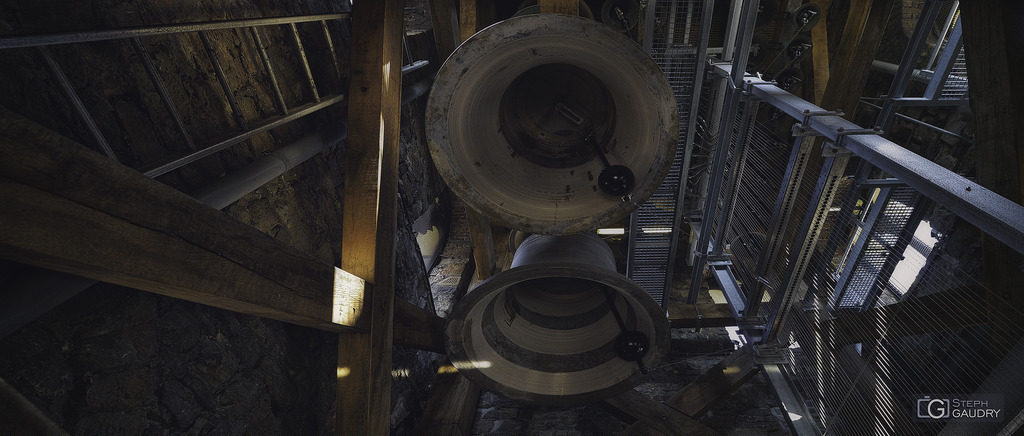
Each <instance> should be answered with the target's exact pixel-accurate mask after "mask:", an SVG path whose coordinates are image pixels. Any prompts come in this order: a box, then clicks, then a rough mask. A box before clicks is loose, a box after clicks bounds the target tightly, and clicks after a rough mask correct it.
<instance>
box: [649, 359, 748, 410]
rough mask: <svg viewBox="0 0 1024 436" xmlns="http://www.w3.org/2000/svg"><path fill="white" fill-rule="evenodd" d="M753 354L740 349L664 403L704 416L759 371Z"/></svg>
mask: <svg viewBox="0 0 1024 436" xmlns="http://www.w3.org/2000/svg"><path fill="white" fill-rule="evenodd" d="M758 371H760V367H758V365H757V364H755V363H754V354H753V353H751V352H750V350H748V349H747V348H745V347H744V348H740V349H739V350H736V351H734V352H733V353H732V354H730V355H728V356H726V358H725V359H722V361H721V362H718V364H716V365H715V366H713V367H711V369H709V370H708V371H707V372H705V373H703V374H701V375H700V376H698V377H697V379H696V380H694V381H692V382H690V383H689V384H688V385H686V386H684V387H683V389H681V390H680V391H679V392H676V394H675V395H673V396H672V398H670V399H669V400H668V401H666V402H665V404H668V405H669V406H671V407H673V408H674V409H676V410H678V411H680V412H683V413H685V414H687V415H689V416H692V417H694V418H699V417H701V416H704V414H705V413H707V411H708V410H710V409H711V408H712V407H714V406H715V405H716V404H718V403H719V402H721V401H722V400H724V399H726V398H727V397H728V396H729V395H732V393H733V392H735V391H736V389H737V388H739V387H740V386H742V385H743V384H744V383H746V382H747V380H750V378H751V377H753V376H754V375H756V374H757V372H758Z"/></svg>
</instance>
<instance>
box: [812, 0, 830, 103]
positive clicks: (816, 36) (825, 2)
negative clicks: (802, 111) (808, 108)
mask: <svg viewBox="0 0 1024 436" xmlns="http://www.w3.org/2000/svg"><path fill="white" fill-rule="evenodd" d="M811 3H814V4H816V5H818V7H820V8H821V18H820V19H819V20H818V24H816V25H814V27H813V28H812V29H811V44H812V47H811V64H812V70H811V71H813V72H814V75H813V76H812V79H811V81H812V82H813V83H812V86H813V92H814V94H813V95H814V104H817V105H818V106H821V98H822V97H823V96H824V95H825V86H826V85H827V84H828V77H829V57H828V26H827V21H828V20H827V18H828V11H829V9H830V8H831V7H832V0H812V1H811Z"/></svg>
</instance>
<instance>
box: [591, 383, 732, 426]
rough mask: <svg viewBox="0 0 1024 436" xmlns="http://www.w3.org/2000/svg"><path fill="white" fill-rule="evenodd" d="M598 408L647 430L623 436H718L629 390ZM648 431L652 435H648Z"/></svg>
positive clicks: (691, 419)
mask: <svg viewBox="0 0 1024 436" xmlns="http://www.w3.org/2000/svg"><path fill="white" fill-rule="evenodd" d="M602 405H603V406H605V408H608V409H610V411H611V413H612V414H613V415H616V416H618V417H620V419H623V420H624V421H627V422H633V421H637V422H640V423H642V424H643V425H646V426H647V427H648V428H644V429H642V430H641V431H640V432H639V433H627V434H643V435H649V434H655V433H662V434H666V435H702V436H711V435H717V434H718V432H717V431H715V430H714V429H712V428H711V427H708V426H706V425H704V424H701V423H700V422H699V421H697V420H696V419H693V418H692V417H690V416H687V415H686V414H684V413H682V412H680V411H678V410H676V409H673V408H671V407H669V406H667V405H665V404H664V403H660V402H657V401H654V400H652V399H650V398H648V397H647V396H645V395H643V394H641V393H639V392H637V391H635V390H633V389H630V390H628V391H626V392H624V393H622V394H620V395H616V396H614V397H612V398H609V399H607V400H604V401H603V402H602ZM630 418H631V419H630ZM631 428H632V427H631ZM637 430H640V429H637ZM651 430H654V431H653V432H652V431H651Z"/></svg>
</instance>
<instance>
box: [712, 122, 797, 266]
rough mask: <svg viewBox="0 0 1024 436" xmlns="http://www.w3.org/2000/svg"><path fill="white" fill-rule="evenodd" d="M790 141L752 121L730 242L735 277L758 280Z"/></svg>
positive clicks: (787, 157)
mask: <svg viewBox="0 0 1024 436" xmlns="http://www.w3.org/2000/svg"><path fill="white" fill-rule="evenodd" d="M790 149H791V145H790V144H789V143H788V142H786V141H783V140H782V139H781V138H778V137H777V136H776V135H775V134H774V132H772V131H771V129H770V128H769V127H767V126H765V125H763V124H760V123H754V125H753V126H751V128H750V133H749V136H748V141H747V154H746V163H745V165H744V171H743V174H742V179H741V181H740V183H739V185H738V189H737V192H736V194H737V195H736V205H735V207H734V209H733V219H732V225H731V226H730V234H729V237H728V238H727V239H726V240H725V241H723V242H725V243H727V244H729V250H730V252H731V254H732V255H733V265H735V267H736V273H737V275H738V279H739V280H740V281H741V282H742V283H750V284H753V283H757V282H758V276H759V272H758V271H757V265H758V260H759V259H760V256H761V255H762V253H763V250H764V249H765V245H766V242H767V238H768V234H769V227H770V225H771V218H772V214H773V211H774V209H775V200H776V197H777V196H778V190H779V187H780V186H782V182H783V180H782V179H783V176H784V175H785V170H786V164H787V161H788V159H789V154H790V152H791V150H790Z"/></svg>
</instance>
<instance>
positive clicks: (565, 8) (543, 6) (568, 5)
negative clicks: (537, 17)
mask: <svg viewBox="0 0 1024 436" xmlns="http://www.w3.org/2000/svg"><path fill="white" fill-rule="evenodd" d="M539 4H540V13H542V14H565V15H579V14H580V2H579V0H540V3H539Z"/></svg>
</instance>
